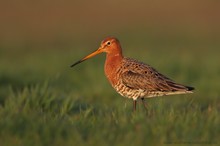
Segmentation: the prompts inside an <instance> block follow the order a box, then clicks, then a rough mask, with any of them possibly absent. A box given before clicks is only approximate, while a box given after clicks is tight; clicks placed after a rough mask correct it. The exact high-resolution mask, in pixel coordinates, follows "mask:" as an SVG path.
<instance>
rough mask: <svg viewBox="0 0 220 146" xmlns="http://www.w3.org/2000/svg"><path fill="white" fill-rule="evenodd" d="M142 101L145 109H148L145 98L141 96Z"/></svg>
mask: <svg viewBox="0 0 220 146" xmlns="http://www.w3.org/2000/svg"><path fill="white" fill-rule="evenodd" d="M141 101H142V103H143V106H144V108H145V110H146V111H147V104H146V103H145V102H144V98H141Z"/></svg>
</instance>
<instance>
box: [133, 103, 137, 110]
mask: <svg viewBox="0 0 220 146" xmlns="http://www.w3.org/2000/svg"><path fill="white" fill-rule="evenodd" d="M136 104H137V100H134V101H133V111H134V112H135V111H136Z"/></svg>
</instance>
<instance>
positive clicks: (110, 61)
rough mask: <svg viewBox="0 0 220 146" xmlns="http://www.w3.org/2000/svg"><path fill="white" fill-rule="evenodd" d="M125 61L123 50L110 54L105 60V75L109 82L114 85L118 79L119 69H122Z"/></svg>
mask: <svg viewBox="0 0 220 146" xmlns="http://www.w3.org/2000/svg"><path fill="white" fill-rule="evenodd" d="M122 59H123V55H122V51H121V48H119V49H118V50H115V51H114V52H113V51H112V52H108V53H107V55H106V60H105V75H106V77H107V78H108V80H109V82H110V83H111V84H112V85H114V84H115V83H116V81H117V80H118V79H117V74H116V72H117V69H118V68H120V64H121V61H122Z"/></svg>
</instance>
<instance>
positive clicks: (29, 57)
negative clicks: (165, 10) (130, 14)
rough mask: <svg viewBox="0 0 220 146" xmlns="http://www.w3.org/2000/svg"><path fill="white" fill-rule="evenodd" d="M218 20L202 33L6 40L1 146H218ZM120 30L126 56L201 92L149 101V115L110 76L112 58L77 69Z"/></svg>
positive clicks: (150, 30)
mask: <svg viewBox="0 0 220 146" xmlns="http://www.w3.org/2000/svg"><path fill="white" fill-rule="evenodd" d="M159 8H160V7H159ZM159 8H157V9H159ZM210 10H212V8H210ZM188 15H189V14H186V16H188ZM36 19H37V18H36ZM192 20H193V19H192ZM189 21H190V22H193V21H191V19H190V20H189ZM198 21H199V22H200V19H199V20H198ZM215 21H216V23H209V22H207V23H202V24H204V25H202V26H201V25H200V27H201V28H198V27H195V26H191V25H190V26H187V27H182V25H179V26H178V27H172V25H171V26H170V27H168V26H169V24H173V22H169V23H164V24H161V25H155V26H154V25H151V26H142V25H138V27H136V26H134V25H132V24H130V25H131V26H130V27H127V28H124V27H123V29H122V28H121V27H117V29H116V28H109V29H108V30H107V31H106V32H105V33H103V30H104V29H106V28H105V27H103V28H100V29H101V30H99V31H97V33H96V34H92V33H93V32H94V30H90V31H88V30H87V29H86V30H85V29H83V28H80V29H78V30H77V34H80V35H79V37H77V36H71V37H70V36H69V37H68V35H66V36H65V37H64V38H65V39H63V38H62V36H63V35H61V34H60V33H59V35H58V34H57V36H56V37H54V38H51V36H52V35H53V34H54V33H52V34H51V33H49V32H46V33H47V34H48V36H44V37H41V35H40V33H39V34H37V35H34V34H36V32H37V31H36V32H35V31H34V32H32V33H33V34H31V33H30V34H31V35H30V34H29V32H28V34H29V35H30V37H29V38H28V37H27V36H26V37H27V38H25V35H24V34H21V38H16V37H15V36H17V35H18V34H14V36H13V38H12V39H9V38H10V37H8V38H7V37H3V36H0V37H1V41H0V42H1V46H0V146H6V145H7V146H8V145H16V146H24V145H27V146H29V145H32V146H40V145H45V146H48V145H53V146H61V145H62V146H73V145H78V146H81V145H82V146H84V145H97V146H98V145H100V146H104V145H120V146H123V145H171V144H172V145H218V144H219V143H220V142H219V137H220V126H219V125H220V116H219V115H220V92H219V87H220V76H219V74H220V63H219V54H220V49H219V48H220V41H219V38H220V37H219V36H220V29H219V28H218V27H217V26H218V25H217V24H219V22H217V21H218V20H217V19H216V20H215ZM196 22H197V21H196ZM196 22H195V23H193V24H196ZM48 23H49V22H48ZM81 23H83V22H81ZM155 23H157V21H156V20H155ZM158 23H159V22H158ZM177 24H179V23H177ZM119 25H121V26H123V25H125V23H123V22H121V23H120V24H119ZM5 26H6V25H5ZM48 26H49V25H48ZM98 27H99V26H91V28H92V29H94V28H98ZM133 27H135V28H138V29H134V28H133ZM164 27H165V28H164ZM30 28H31V26H30ZM48 28H49V27H48ZM120 28H121V29H120ZM131 28H133V29H131ZM1 29H2V28H1ZM38 29H39V28H38ZM115 29H116V30H117V33H116V32H113V33H111V35H112V34H113V35H114V36H116V37H118V38H119V40H120V41H121V44H122V47H123V51H124V55H125V56H129V57H132V58H136V59H138V60H141V61H143V62H145V63H148V64H150V65H151V66H153V67H154V68H156V69H157V70H158V71H160V72H161V73H163V74H165V75H167V76H169V77H170V78H172V79H173V80H175V81H177V82H179V83H183V84H186V85H190V86H193V87H195V89H196V90H195V92H194V93H193V94H187V95H175V96H165V97H158V98H152V99H147V100H146V102H147V104H148V107H149V109H148V111H146V110H145V109H144V108H143V107H142V104H141V102H138V107H137V112H135V113H133V112H132V100H130V99H127V98H124V97H121V96H120V95H119V94H117V93H116V92H115V91H114V89H113V88H112V87H111V86H110V84H109V83H108V81H107V79H106V78H105V76H104V71H103V66H104V60H105V54H102V55H98V56H96V57H94V58H92V59H90V60H88V61H86V62H83V63H82V64H80V65H78V66H76V67H74V68H70V67H69V66H70V65H71V64H72V63H74V62H75V61H77V60H78V59H80V58H81V57H84V56H85V55H87V54H89V53H91V52H92V51H94V50H95V49H97V48H98V47H99V43H100V42H101V40H102V39H103V38H104V37H103V38H102V36H106V34H110V33H109V32H110V31H112V30H115ZM40 31H42V32H43V30H42V29H39V32H40ZM60 31H63V30H60ZM2 32H4V30H3V29H2ZM88 32H89V33H88ZM17 33H18V32H17ZM71 33H72V32H71ZM3 34H4V33H3ZM5 34H6V31H5ZM1 35H2V34H1ZM5 36H6V35H5ZM83 36H85V37H83ZM5 38H7V40H6V39H5ZM40 38H41V39H40ZM49 38H50V39H49ZM4 39H5V40H4Z"/></svg>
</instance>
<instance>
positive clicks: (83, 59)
mask: <svg viewBox="0 0 220 146" xmlns="http://www.w3.org/2000/svg"><path fill="white" fill-rule="evenodd" d="M102 52H104V50H103V49H102V48H101V47H100V48H99V49H98V50H96V51H95V52H93V53H91V54H89V55H87V56H86V57H84V58H82V59H81V60H79V61H77V62H75V63H74V64H73V65H71V66H70V67H74V66H75V65H77V64H79V63H81V62H83V61H85V60H87V59H89V58H91V57H93V56H95V55H97V54H100V53H102Z"/></svg>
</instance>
